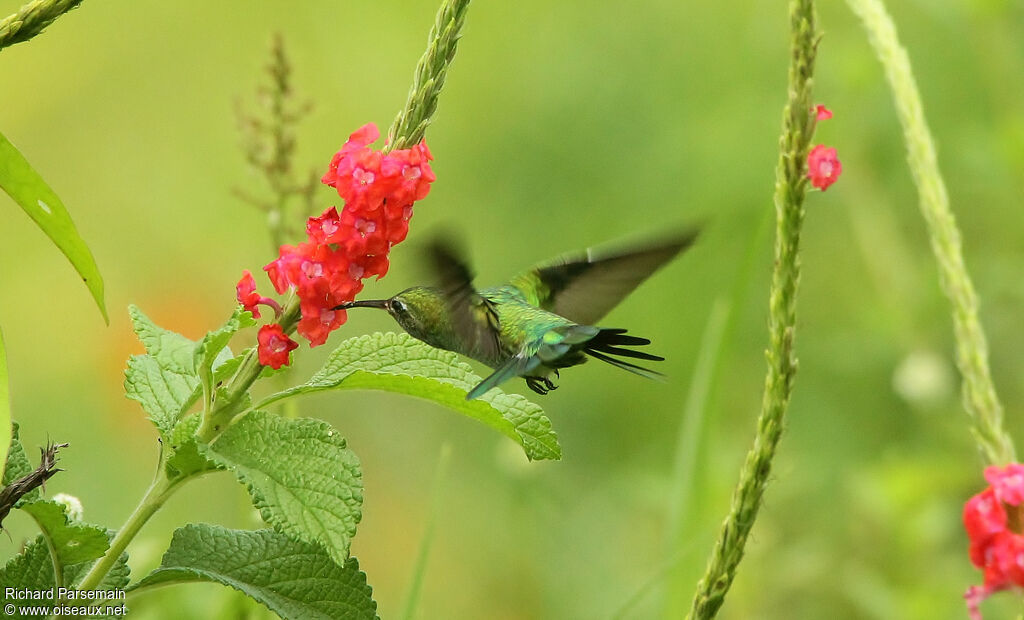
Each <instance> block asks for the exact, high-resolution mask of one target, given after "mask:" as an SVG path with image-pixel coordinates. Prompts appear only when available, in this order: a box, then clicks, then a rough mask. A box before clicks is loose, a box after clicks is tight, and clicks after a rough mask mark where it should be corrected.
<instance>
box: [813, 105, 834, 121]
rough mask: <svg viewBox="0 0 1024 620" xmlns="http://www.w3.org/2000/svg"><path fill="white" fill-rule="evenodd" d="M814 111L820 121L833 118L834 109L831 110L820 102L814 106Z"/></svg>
mask: <svg viewBox="0 0 1024 620" xmlns="http://www.w3.org/2000/svg"><path fill="white" fill-rule="evenodd" d="M814 113H815V116H816V118H817V119H818V120H819V121H827V120H828V119H830V118H832V110H829V109H828V108H826V107H825V106H823V105H821V104H820V103H819V104H818V105H816V106H815V107H814Z"/></svg>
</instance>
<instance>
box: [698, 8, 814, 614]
mask: <svg viewBox="0 0 1024 620" xmlns="http://www.w3.org/2000/svg"><path fill="white" fill-rule="evenodd" d="M789 14H790V29H791V36H792V41H791V46H792V50H791V51H792V53H791V57H790V66H789V101H788V103H787V104H786V108H785V111H784V112H783V122H782V138H781V140H780V151H781V152H780V156H779V163H778V167H777V169H776V181H775V214H776V228H775V267H774V270H773V272H772V286H771V293H770V296H769V334H770V344H769V349H768V352H767V358H768V373H767V376H766V377H765V386H764V397H763V400H762V404H761V414H760V417H759V418H758V421H757V436H756V437H755V438H754V445H753V447H752V448H751V450H750V452H748V453H747V458H746V461H745V462H744V464H743V468H742V469H741V470H740V478H739V483H738V485H737V488H736V491H735V492H734V494H733V498H732V505H731V507H730V510H729V515H728V516H727V517H726V519H725V522H724V523H723V524H722V530H721V532H720V534H719V538H718V541H717V542H716V543H715V548H714V551H713V552H712V554H711V558H710V559H709V561H708V566H707V569H706V571H705V574H704V577H703V578H702V579H701V581H700V583H699V584H698V585H697V592H696V594H695V595H694V599H693V606H692V608H691V610H690V613H689V616H688V617H689V618H700V619H706V618H713V617H714V616H715V615H716V614H717V613H718V609H719V608H720V607H721V606H722V603H723V602H724V601H725V595H726V594H727V593H728V591H729V588H730V586H731V585H732V582H733V579H734V578H735V576H736V570H737V568H738V566H739V563H740V561H741V560H742V559H743V551H744V548H745V546H746V542H747V537H748V535H749V534H750V530H751V528H752V527H753V525H754V521H755V520H756V519H757V513H758V510H759V509H760V507H761V498H762V496H763V495H764V490H765V487H766V486H767V484H768V476H769V474H770V473H771V466H772V459H773V458H774V456H775V449H776V447H777V446H778V442H779V439H780V438H781V436H782V426H783V424H782V422H783V419H784V417H785V414H786V410H787V409H788V407H789V399H790V395H791V394H792V391H793V380H794V378H795V376H796V369H797V364H796V356H795V355H794V353H793V338H794V333H795V329H796V294H797V288H798V284H799V281H800V261H799V249H800V232H801V228H802V226H803V219H804V208H803V203H804V196H805V194H806V192H807V152H808V149H809V148H810V142H811V138H812V137H813V134H814V121H813V120H812V116H811V106H812V103H813V102H812V99H811V85H812V79H811V78H812V75H813V73H814V58H815V53H816V49H817V43H818V35H817V32H816V29H815V18H814V2H813V0H791V1H790V5H789Z"/></svg>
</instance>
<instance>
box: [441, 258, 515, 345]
mask: <svg viewBox="0 0 1024 620" xmlns="http://www.w3.org/2000/svg"><path fill="white" fill-rule="evenodd" d="M429 255H430V259H431V261H432V262H433V264H434V265H433V266H434V270H435V271H436V273H437V277H438V280H439V284H440V288H441V291H442V292H443V293H444V297H445V300H446V301H447V304H448V312H449V315H450V316H451V320H452V325H453V327H454V329H455V332H456V335H457V336H458V337H459V340H460V341H461V342H464V343H466V344H467V346H469V347H471V348H473V349H475V351H476V352H477V354H478V355H477V357H482V358H484V359H497V358H498V357H499V356H500V352H501V339H500V332H499V326H498V315H497V312H495V310H494V307H493V306H492V305H491V302H489V301H488V300H487V299H486V298H484V297H483V296H482V295H480V294H479V293H478V292H477V291H476V289H475V288H473V274H472V272H470V270H469V267H467V266H466V263H465V262H464V261H463V260H462V259H461V258H459V254H458V252H457V251H455V250H454V249H453V247H452V245H450V244H448V243H445V242H443V241H441V240H440V239H436V240H435V241H434V242H433V243H432V244H431V246H430V248H429Z"/></svg>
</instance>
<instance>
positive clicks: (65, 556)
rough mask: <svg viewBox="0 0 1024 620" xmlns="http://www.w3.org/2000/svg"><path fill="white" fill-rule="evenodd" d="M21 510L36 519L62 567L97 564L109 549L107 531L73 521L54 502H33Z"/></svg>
mask: <svg viewBox="0 0 1024 620" xmlns="http://www.w3.org/2000/svg"><path fill="white" fill-rule="evenodd" d="M21 509H22V510H24V511H25V512H27V513H28V514H30V515H31V516H32V518H33V519H35V521H36V523H37V524H38V525H39V529H40V530H42V532H43V536H44V537H45V538H47V539H48V540H49V542H50V545H51V546H52V548H53V550H54V551H55V552H56V553H57V560H58V561H59V562H60V564H61V566H69V565H71V564H78V563H80V562H86V561H89V560H95V559H96V558H98V557H100V556H102V555H103V554H104V553H106V551H107V549H108V548H109V547H110V543H109V541H108V539H107V530H106V529H105V528H102V527H98V526H95V525H89V524H87V523H81V522H77V521H74V522H73V521H70V520H69V519H68V516H67V513H66V512H65V511H64V506H63V505H61V504H58V503H57V502H55V501H52V500H41V501H37V502H32V503H31V504H25V505H24V506H22V507H21Z"/></svg>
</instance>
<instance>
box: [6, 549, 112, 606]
mask: <svg viewBox="0 0 1024 620" xmlns="http://www.w3.org/2000/svg"><path fill="white" fill-rule="evenodd" d="M127 561H128V554H127V553H122V554H121V557H120V558H118V560H117V563H115V564H114V566H113V568H111V569H110V572H109V573H107V576H106V578H104V579H103V581H102V582H100V584H99V585H98V586H97V587H96V589H98V590H113V589H124V587H125V586H127V585H128V578H129V568H128V564H127ZM91 565H92V562H91V561H89V562H80V563H78V564H73V565H71V566H67V567H66V568H65V570H64V580H65V586H67V585H68V584H71V585H74V584H76V583H78V582H79V580H81V578H82V577H84V576H85V573H86V571H87V570H88V569H89V567H90V566H91ZM0 584H2V585H3V587H5V588H16V589H19V590H21V589H26V590H29V591H34V592H39V591H45V590H53V588H55V587H56V585H57V584H56V582H55V581H54V579H53V561H52V560H51V559H50V551H49V549H48V548H47V546H46V541H45V540H44V539H43V536H42V535H40V536H37V537H36V538H35V540H33V541H31V542H30V543H28V544H27V545H26V546H25V549H24V551H22V552H21V553H20V554H19V555H17V556H15V557H13V558H11V559H10V561H8V562H7V564H6V565H5V566H4V567H3V568H0ZM6 603H7V604H12V605H15V609H16V611H15V613H14V614H13V615H8V616H7V617H11V618H22V617H39V616H38V614H35V615H30V614H25V615H22V613H21V612H22V609H23V608H25V607H37V606H39V605H49V604H52V601H51V600H47V599H44V600H34V599H23V600H15V599H8V600H7V601H6ZM93 617H96V616H93Z"/></svg>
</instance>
